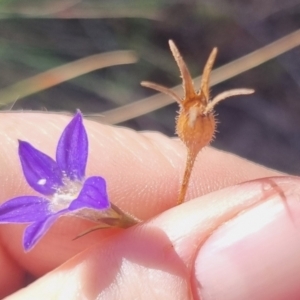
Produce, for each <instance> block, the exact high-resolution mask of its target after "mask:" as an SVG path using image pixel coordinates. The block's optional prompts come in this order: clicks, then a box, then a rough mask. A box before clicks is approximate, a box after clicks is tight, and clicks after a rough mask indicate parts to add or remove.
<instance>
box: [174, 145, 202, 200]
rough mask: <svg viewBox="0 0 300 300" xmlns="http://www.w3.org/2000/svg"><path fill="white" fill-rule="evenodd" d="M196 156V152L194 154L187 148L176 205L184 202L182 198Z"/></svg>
mask: <svg viewBox="0 0 300 300" xmlns="http://www.w3.org/2000/svg"><path fill="white" fill-rule="evenodd" d="M196 156H197V154H196V155H195V154H194V153H193V152H191V151H190V150H188V154H187V160H186V165H185V171H184V175H183V180H182V184H181V188H180V193H179V198H178V200H177V204H178V205H179V204H181V203H183V202H184V198H185V195H186V192H187V189H188V186H189V181H190V177H191V174H192V170H193V166H194V163H195V160H196Z"/></svg>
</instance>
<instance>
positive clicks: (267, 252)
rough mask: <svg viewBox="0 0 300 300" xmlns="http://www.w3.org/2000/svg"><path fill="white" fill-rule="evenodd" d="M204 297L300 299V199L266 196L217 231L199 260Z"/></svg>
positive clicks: (198, 277) (200, 291)
mask: <svg viewBox="0 0 300 300" xmlns="http://www.w3.org/2000/svg"><path fill="white" fill-rule="evenodd" d="M194 283H195V290H196V293H197V294H198V296H199V299H202V300H208V299H209V300H212V299H222V300H228V299H230V300H235V299H236V300H241V299H243V300H248V299H249V300H250V299H251V300H253V299H255V300H260V299H261V300H266V299H272V300H274V299H275V300H276V299H278V300H279V299H280V300H281V299H289V300H291V299H300V201H299V197H298V196H297V195H294V196H292V195H289V198H288V199H283V198H280V199H278V197H277V199H273V200H269V201H266V202H264V203H262V204H260V205H258V206H256V207H253V208H252V209H250V210H248V211H246V212H244V213H241V214H240V215H239V216H237V217H235V218H234V219H232V220H231V221H228V222H227V223H226V224H223V225H221V227H219V229H217V230H216V231H215V232H213V233H212V235H211V236H210V237H209V238H208V240H207V241H206V242H205V244H204V245H203V246H202V247H201V249H200V250H199V252H198V254H197V257H196V260H195V282H194Z"/></svg>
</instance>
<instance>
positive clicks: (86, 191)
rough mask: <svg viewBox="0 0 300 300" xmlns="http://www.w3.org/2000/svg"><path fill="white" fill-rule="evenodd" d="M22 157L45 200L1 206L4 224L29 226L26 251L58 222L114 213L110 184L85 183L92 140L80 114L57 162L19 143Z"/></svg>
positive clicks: (0, 217) (23, 199)
mask: <svg viewBox="0 0 300 300" xmlns="http://www.w3.org/2000/svg"><path fill="white" fill-rule="evenodd" d="M19 157H20V161H21V165H22V169H23V173H24V176H25V178H26V181H27V182H28V184H29V185H30V186H31V187H32V188H33V189H34V190H36V191H37V192H39V193H40V194H42V196H40V197H38V196H21V197H17V198H13V199H11V200H9V201H7V202H5V203H4V204H2V205H1V206H0V223H2V224H4V223H29V225H28V226H27V227H26V229H25V232H24V236H23V245H24V249H25V250H26V251H29V250H30V249H32V248H33V247H34V246H35V244H36V243H37V242H38V241H39V239H40V238H41V237H42V236H43V235H44V234H45V233H46V232H47V230H48V229H49V228H50V226H51V225H52V224H53V223H54V222H55V220H56V219H57V218H58V217H59V216H61V215H63V214H67V213H72V214H74V213H75V214H78V215H80V211H82V210H84V209H92V210H96V211H101V212H105V211H106V210H108V209H110V203H109V200H108V197H107V192H106V183H105V180H104V179H103V178H102V177H99V176H93V177H89V178H87V179H85V168H86V163H87V157H88V139H87V133H86V130H85V128H84V126H83V124H82V115H81V113H80V112H78V113H77V114H76V115H75V116H74V118H73V119H72V121H71V122H70V123H69V124H68V125H67V127H66V128H65V130H64V131H63V133H62V135H61V137H60V139H59V142H58V145H57V148H56V161H54V160H53V159H52V158H51V157H49V156H48V155H46V154H44V153H43V152H40V151H39V150H37V149H35V148H34V147H33V146H32V145H30V144H29V143H27V142H24V141H19Z"/></svg>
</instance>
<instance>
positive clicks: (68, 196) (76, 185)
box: [49, 177, 83, 212]
mask: <svg viewBox="0 0 300 300" xmlns="http://www.w3.org/2000/svg"><path fill="white" fill-rule="evenodd" d="M63 184H64V185H63V186H60V187H58V188H57V190H56V192H55V193H54V194H53V195H52V196H51V202H50V206H49V208H50V210H51V211H53V212H58V211H60V210H62V209H65V208H67V207H69V205H70V203H71V202H72V201H73V200H75V199H76V198H77V197H78V195H79V193H80V191H81V189H82V186H83V183H82V182H80V181H72V180H70V179H69V178H68V177H64V178H63Z"/></svg>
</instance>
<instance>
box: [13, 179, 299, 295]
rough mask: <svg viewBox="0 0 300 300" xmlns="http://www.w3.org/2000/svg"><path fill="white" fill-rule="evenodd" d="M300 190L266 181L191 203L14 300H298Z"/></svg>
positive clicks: (292, 182)
mask: <svg viewBox="0 0 300 300" xmlns="http://www.w3.org/2000/svg"><path fill="white" fill-rule="evenodd" d="M299 183H300V180H299V179H296V178H290V177H277V178H268V179H261V180H257V181H252V182H247V183H244V184H241V185H238V186H233V187H228V188H226V189H223V190H219V191H217V192H214V193H211V194H208V195H205V196H203V197H201V198H198V199H196V200H193V201H189V202H186V203H184V204H183V205H180V206H177V207H174V208H172V209H170V210H168V211H165V212H164V213H162V214H161V215H159V216H158V217H156V218H154V219H152V220H150V221H148V222H147V223H144V224H141V225H139V226H136V227H133V228H130V229H128V230H126V231H123V232H122V233H120V234H118V235H116V236H112V237H110V238H108V239H106V240H102V241H101V242H100V244H98V245H96V246H95V247H93V248H92V249H89V250H87V251H85V252H83V253H81V254H79V255H78V256H76V257H75V258H73V259H71V260H70V261H68V262H67V263H65V264H64V265H62V266H60V267H59V268H57V269H55V270H54V271H52V272H51V273H49V274H47V275H46V276H44V277H42V278H41V279H40V280H38V281H37V282H35V283H33V284H32V285H31V286H29V287H27V288H26V289H23V290H21V291H19V292H18V293H17V294H15V295H12V296H11V297H10V298H9V299H11V300H12V299H36V298H38V295H41V292H43V295H47V297H48V298H49V299H53V298H61V299H78V298H83V299H96V298H99V299H100V298H101V299H121V298H122V299H125V300H126V299H166V300H167V299H192V298H194V299H204V300H206V299H225V300H226V299H246V300H247V299H258V300H259V299H261V300H264V299H299V298H300V286H299V283H298V278H299V276H300V254H299V253H300V204H299V201H298V200H299V199H298V196H297V194H298V193H299V186H300V185H299ZM45 299H46V298H45Z"/></svg>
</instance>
